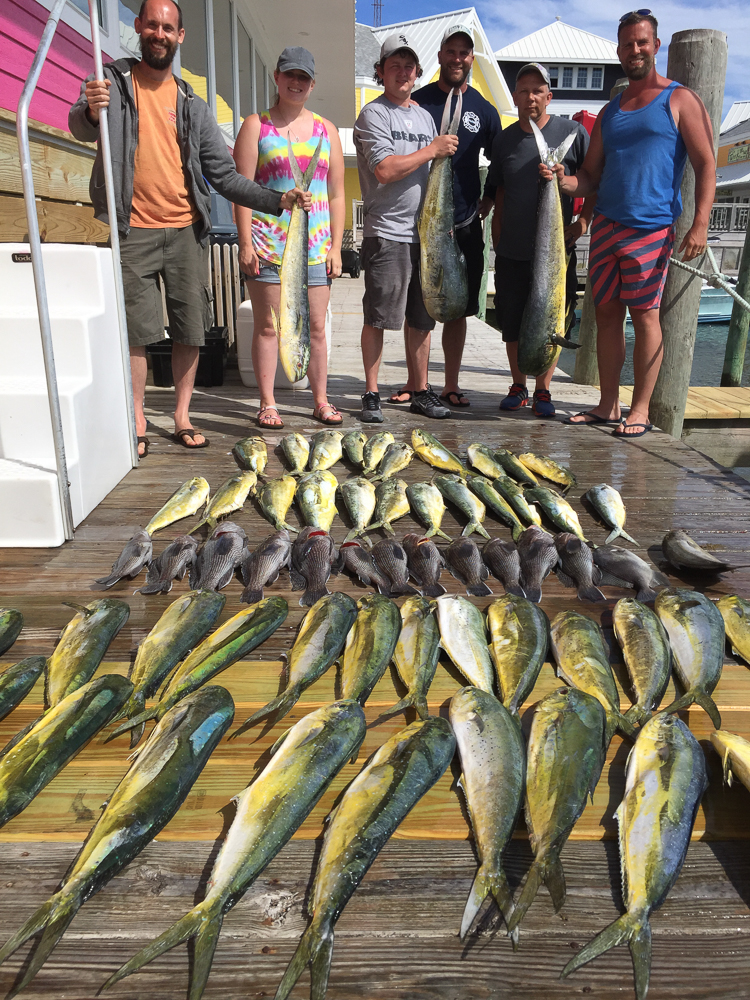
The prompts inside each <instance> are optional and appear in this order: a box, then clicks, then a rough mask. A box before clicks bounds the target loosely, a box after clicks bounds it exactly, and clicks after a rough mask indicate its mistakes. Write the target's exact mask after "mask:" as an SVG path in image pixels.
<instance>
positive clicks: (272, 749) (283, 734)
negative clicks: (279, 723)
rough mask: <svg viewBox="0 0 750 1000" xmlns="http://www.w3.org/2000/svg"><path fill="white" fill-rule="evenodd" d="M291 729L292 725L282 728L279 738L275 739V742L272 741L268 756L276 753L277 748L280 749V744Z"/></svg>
mask: <svg viewBox="0 0 750 1000" xmlns="http://www.w3.org/2000/svg"><path fill="white" fill-rule="evenodd" d="M291 731H292V727H291V726H290V727H289V728H288V729H285V730H284V732H283V733H282V734H281V736H279V738H278V739H277V740H276V742H275V743H274V745H273V746H272V747H271V749H270V750H269V751H268V756H269V757H273V755H274V754H275V753H276V751H277V750H279V749H281V744H282V743H283V742H284V740H285V739H286V738H287V736H288V735H289V733H291Z"/></svg>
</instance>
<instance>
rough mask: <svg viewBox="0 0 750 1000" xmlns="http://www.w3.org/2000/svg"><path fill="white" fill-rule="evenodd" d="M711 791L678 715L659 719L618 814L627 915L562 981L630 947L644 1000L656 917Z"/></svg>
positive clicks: (649, 727) (634, 755) (632, 767)
mask: <svg viewBox="0 0 750 1000" xmlns="http://www.w3.org/2000/svg"><path fill="white" fill-rule="evenodd" d="M707 787H708V777H707V775H706V762H705V759H704V756H703V751H702V750H701V747H700V744H699V743H698V741H697V740H696V738H695V737H694V736H693V734H692V733H691V732H690V730H689V729H688V727H687V726H686V725H685V723H684V722H683V721H682V720H681V719H677V718H675V717H674V716H670V715H665V714H664V713H660V714H659V715H656V716H654V718H653V719H651V720H650V722H647V723H646V725H645V726H644V727H643V729H642V730H641V732H640V734H639V736H638V739H637V740H636V743H635V746H634V747H633V749H632V751H631V752H630V756H629V757H628V763H627V769H626V772H625V796H624V798H623V800H622V802H621V803H620V805H619V806H618V808H617V812H616V814H615V815H616V816H617V823H618V826H619V830H620V866H621V868H622V895H623V899H624V902H625V907H626V910H627V912H626V913H625V914H624V915H623V916H622V917H618V919H617V920H615V921H614V922H613V923H611V924H610V925H609V927H605V929H604V930H603V931H602V932H601V933H600V934H597V936H596V937H595V938H594V939H593V941H590V942H589V943H588V944H587V945H586V946H585V947H584V948H582V949H581V951H579V952H578V954H577V955H576V956H575V958H572V959H571V960H570V961H569V962H568V964H567V965H566V966H565V968H564V969H563V972H562V978H565V977H566V976H569V975H570V973H571V972H575V970H576V969H580V967H581V966H582V965H585V964H586V963H587V962H590V961H591V960H592V959H593V958H596V957H597V955H601V954H603V953H604V952H605V951H609V949H610V948H614V947H615V946H616V945H618V944H624V943H625V942H626V941H627V943H628V947H629V948H630V955H631V958H632V959H633V971H634V974H635V995H636V998H637V1000H645V997H646V994H647V992H648V983H649V978H650V975H651V926H650V924H649V917H650V915H651V911H652V910H655V909H656V908H657V907H659V906H661V904H662V903H663V902H664V900H665V899H666V898H667V894H668V893H669V890H670V889H671V888H672V886H673V885H674V884H675V882H676V881H677V876H678V875H679V874H680V870H681V868H682V865H683V862H684V860H685V855H686V853H687V849H688V845H689V844H690V834H691V833H692V830H693V825H694V823H695V817H696V813H697V812H698V806H699V805H700V800H701V798H702V797H703V793H704V791H705V790H706V788H707Z"/></svg>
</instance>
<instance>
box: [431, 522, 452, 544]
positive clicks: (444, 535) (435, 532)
mask: <svg viewBox="0 0 750 1000" xmlns="http://www.w3.org/2000/svg"><path fill="white" fill-rule="evenodd" d="M434 535H440V537H441V538H446V539H447V540H448V541H449V542H450V541H452V538H451V536H450V535H449V534H447V533H446V532H445V531H443V529H442V528H437V527H435V525H434V524H433V526H432V527H431V528H430V530H429V531H428V532H427V534H426V535H425V536H424V537H425V538H432V537H433V536H434Z"/></svg>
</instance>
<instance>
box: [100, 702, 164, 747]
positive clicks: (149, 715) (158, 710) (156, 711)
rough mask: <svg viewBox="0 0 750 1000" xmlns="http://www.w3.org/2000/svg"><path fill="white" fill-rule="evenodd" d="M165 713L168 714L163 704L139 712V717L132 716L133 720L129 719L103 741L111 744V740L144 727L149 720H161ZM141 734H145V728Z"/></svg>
mask: <svg viewBox="0 0 750 1000" xmlns="http://www.w3.org/2000/svg"><path fill="white" fill-rule="evenodd" d="M164 712H166V708H164V707H163V706H162V705H161V703H159V704H158V705H154V707H153V708H147V709H145V711H143V712H139V713H138V715H134V716H132V718H130V719H128V720H127V721H126V722H123V723H121V724H120V725H119V726H118V727H117V729H114V730H113V731H112V732H111V733H110V734H109V736H107V737H106V738H105V739H104V740H102V742H103V743H109V741H110V740H114V739H116V738H117V737H118V736H122V734H123V733H127V732H129V731H130V730H131V729H136V728H138V727H139V726H140V727H143V726H144V725H145V723H147V722H148V721H149V719H160V718H161V717H162V715H163V714H164ZM141 733H143V728H141ZM139 739H140V737H139ZM130 745H131V747H132V746H134V744H133V743H132V741H131V744H130Z"/></svg>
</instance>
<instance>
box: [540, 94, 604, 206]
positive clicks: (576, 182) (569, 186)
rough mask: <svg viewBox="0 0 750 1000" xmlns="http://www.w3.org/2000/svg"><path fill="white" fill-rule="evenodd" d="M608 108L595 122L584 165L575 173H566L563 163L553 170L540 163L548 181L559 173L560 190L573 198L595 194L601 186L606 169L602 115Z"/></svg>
mask: <svg viewBox="0 0 750 1000" xmlns="http://www.w3.org/2000/svg"><path fill="white" fill-rule="evenodd" d="M606 110H607V109H606V107H604V108H602V110H601V111H600V112H599V114H598V116H597V119H596V121H595V122H594V128H593V129H592V131H591V141H590V142H589V148H588V152H587V153H586V159H585V160H584V161H583V166H582V167H581V168H580V169H579V170H578V171H576V173H575V174H570V175H568V174H566V173H565V168H564V167H563V165H562V163H558V164H556V165H555V167H554V168H553V170H550V168H549V167H547V166H545V165H544V164H543V163H540V164H539V173H540V174H541V175H542V177H543V178H544V179H545V180H547V181H551V180H552V174H553V172H554V173H555V174H557V179H558V180H559V182H560V191H561V192H562V193H563V194H569V195H570V196H571V198H585V197H586V196H587V195H590V194H594V193H595V192H596V191H597V190H598V188H599V182H600V181H601V179H602V171H603V170H604V143H603V142H602V115H603V114H604V112H605V111H606Z"/></svg>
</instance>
